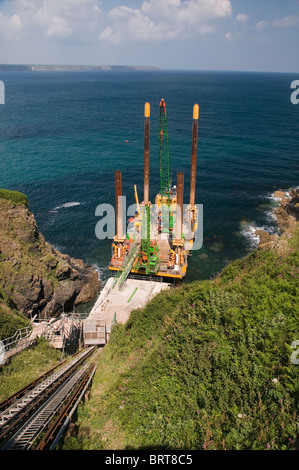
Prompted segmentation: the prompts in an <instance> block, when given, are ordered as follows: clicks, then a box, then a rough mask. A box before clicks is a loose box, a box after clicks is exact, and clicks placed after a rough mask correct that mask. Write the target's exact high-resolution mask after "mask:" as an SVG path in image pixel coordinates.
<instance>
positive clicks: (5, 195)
mask: <svg viewBox="0 0 299 470" xmlns="http://www.w3.org/2000/svg"><path fill="white" fill-rule="evenodd" d="M0 198H2V199H7V200H8V201H11V202H13V203H14V204H16V205H17V206H26V207H29V202H28V198H27V196H25V194H23V193H19V192H18V191H9V190H8V189H0Z"/></svg>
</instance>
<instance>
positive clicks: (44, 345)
mask: <svg viewBox="0 0 299 470" xmlns="http://www.w3.org/2000/svg"><path fill="white" fill-rule="evenodd" d="M60 357H61V352H60V351H58V350H57V349H54V348H53V347H52V346H50V344H49V343H48V341H46V340H45V339H43V338H41V339H39V341H38V343H37V345H36V346H34V347H32V348H29V349H26V350H24V351H21V352H20V353H19V354H16V355H15V356H13V357H12V358H11V360H10V361H9V362H8V363H6V364H4V365H2V366H0V402H1V401H3V400H4V399H5V398H7V397H9V396H10V395H12V394H13V393H15V392H16V391H18V390H20V389H21V388H23V387H25V386H26V385H28V384H29V383H31V382H32V381H33V380H35V379H37V378H38V377H39V376H40V375H42V374H43V373H45V372H46V371H48V370H49V369H51V367H54V366H55V365H56V364H58V363H59V362H60Z"/></svg>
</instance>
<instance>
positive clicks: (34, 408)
mask: <svg viewBox="0 0 299 470" xmlns="http://www.w3.org/2000/svg"><path fill="white" fill-rule="evenodd" d="M96 349H97V347H90V348H85V349H84V350H82V351H79V352H78V353H76V354H75V355H74V356H72V359H71V361H64V362H63V363H62V365H61V364H60V365H59V366H56V367H54V368H52V369H51V370H50V371H48V372H47V373H46V374H44V375H43V376H41V377H40V378H39V379H37V380H35V381H34V382H32V383H31V384H29V385H28V386H26V387H24V388H23V389H22V390H19V391H18V392H17V393H15V394H14V395H12V396H11V397H9V398H7V399H6V400H4V401H3V402H2V403H0V450H44V449H53V448H55V446H56V444H57V442H58V440H57V439H59V437H60V436H61V434H62V431H63V430H64V429H65V427H66V424H67V422H68V421H69V419H70V416H71V414H72V413H73V412H74V410H75V408H76V407H77V405H78V403H79V401H80V399H81V398H82V396H83V394H84V393H85V391H86V390H87V388H88V386H89V384H90V382H91V380H92V377H93V375H94V372H95V370H96V366H95V365H94V364H93V363H85V361H86V359H87V358H89V357H90V356H91V355H92V354H93V353H94V352H95V350H96Z"/></svg>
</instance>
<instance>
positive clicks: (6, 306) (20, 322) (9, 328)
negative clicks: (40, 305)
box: [0, 285, 30, 340]
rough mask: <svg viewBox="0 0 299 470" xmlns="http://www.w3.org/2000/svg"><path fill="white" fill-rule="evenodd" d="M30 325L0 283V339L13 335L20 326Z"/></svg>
mask: <svg viewBox="0 0 299 470" xmlns="http://www.w3.org/2000/svg"><path fill="white" fill-rule="evenodd" d="M29 325H30V321H29V320H28V318H26V317H25V315H23V314H22V313H20V312H19V311H18V310H17V309H16V306H15V304H14V303H13V301H12V300H11V298H10V297H9V296H8V295H7V294H6V292H5V291H4V289H3V287H2V286H1V285H0V340H3V339H5V338H9V337H10V336H13V335H14V334H15V332H16V331H17V330H19V329H20V328H25V327H27V326H29Z"/></svg>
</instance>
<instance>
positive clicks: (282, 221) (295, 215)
mask: <svg viewBox="0 0 299 470" xmlns="http://www.w3.org/2000/svg"><path fill="white" fill-rule="evenodd" d="M273 196H274V197H275V198H276V199H278V200H279V206H278V207H277V208H276V209H275V215H276V219H277V225H278V228H279V232H280V235H283V234H289V233H290V234H291V233H292V232H293V230H294V229H295V227H296V224H297V222H298V220H299V189H292V190H291V191H290V192H285V191H275V192H274V194H273ZM255 234H256V235H257V236H258V237H259V239H260V242H259V248H267V247H268V246H269V245H270V246H275V245H276V244H277V243H278V242H279V238H280V237H279V235H270V234H269V233H268V232H267V231H265V230H256V231H255Z"/></svg>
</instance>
